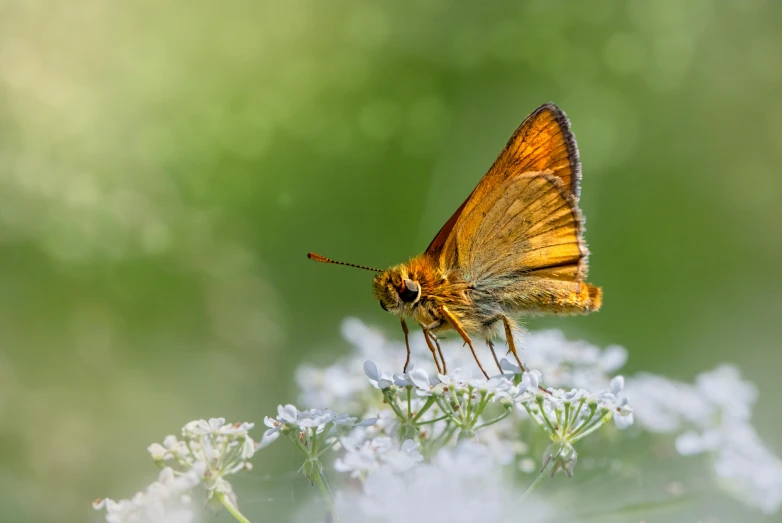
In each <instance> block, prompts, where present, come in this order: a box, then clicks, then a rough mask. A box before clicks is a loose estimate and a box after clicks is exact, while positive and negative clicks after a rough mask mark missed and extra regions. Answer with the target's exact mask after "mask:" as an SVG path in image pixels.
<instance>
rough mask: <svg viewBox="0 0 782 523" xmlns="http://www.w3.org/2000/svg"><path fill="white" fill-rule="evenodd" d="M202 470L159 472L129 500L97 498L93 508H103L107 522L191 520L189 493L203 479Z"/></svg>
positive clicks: (178, 522)
mask: <svg viewBox="0 0 782 523" xmlns="http://www.w3.org/2000/svg"><path fill="white" fill-rule="evenodd" d="M202 473H203V469H200V470H199V469H192V470H189V471H187V472H185V473H176V472H174V470H173V469H171V468H170V467H166V468H164V469H163V470H161V471H160V474H159V476H158V479H157V481H155V482H153V483H152V484H150V485H149V486H148V487H147V488H146V489H145V490H144V491H142V492H139V493H137V494H136V495H135V496H133V497H132V498H131V499H121V500H119V501H114V500H112V499H108V498H106V499H98V500H95V501H94V502H93V504H92V506H93V508H95V510H105V511H106V521H107V522H108V523H190V522H191V521H192V520H193V517H194V514H193V510H192V508H191V507H190V496H189V492H190V491H191V489H192V488H193V487H195V486H196V485H198V484H199V483H200V482H201V480H202Z"/></svg>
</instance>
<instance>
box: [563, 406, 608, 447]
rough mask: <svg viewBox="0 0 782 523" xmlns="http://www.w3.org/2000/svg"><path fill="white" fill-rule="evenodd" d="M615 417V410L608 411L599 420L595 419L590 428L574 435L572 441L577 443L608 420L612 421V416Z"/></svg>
mask: <svg viewBox="0 0 782 523" xmlns="http://www.w3.org/2000/svg"><path fill="white" fill-rule="evenodd" d="M613 417H614V416H613V412H611V411H608V413H607V414H606V415H605V416H601V417H600V418H598V419H597V421H595V422H594V423H593V424H592V426H590V427H589V428H588V429H586V430H582V431H581V432H579V433H578V434H576V435H575V436H572V437H571V439H570V442H571V443H575V442H576V441H578V440H580V439H582V438H585V437H586V436H589V435H590V434H592V433H593V432H594V431H596V430H597V429H599V428H600V427H602V426H603V425H604V424H605V423H606V422H608V421H610V420H611V418H613Z"/></svg>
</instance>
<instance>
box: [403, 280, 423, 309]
mask: <svg viewBox="0 0 782 523" xmlns="http://www.w3.org/2000/svg"><path fill="white" fill-rule="evenodd" d="M420 294H421V286H420V285H418V282H414V281H413V280H405V281H404V282H403V283H402V287H401V288H400V289H399V297H400V298H401V299H402V301H403V302H405V303H411V302H414V301H415V300H417V299H418V296H419V295H420Z"/></svg>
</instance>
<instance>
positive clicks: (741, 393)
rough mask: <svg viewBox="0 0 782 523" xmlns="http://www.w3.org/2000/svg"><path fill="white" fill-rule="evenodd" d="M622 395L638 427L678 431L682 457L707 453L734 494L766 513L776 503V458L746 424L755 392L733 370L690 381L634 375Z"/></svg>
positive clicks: (780, 496)
mask: <svg viewBox="0 0 782 523" xmlns="http://www.w3.org/2000/svg"><path fill="white" fill-rule="evenodd" d="M627 394H628V395H629V396H631V397H632V399H633V403H634V404H635V406H636V412H637V413H638V423H639V424H640V425H641V426H642V427H643V428H644V429H646V430H649V431H651V432H659V433H675V434H678V436H677V437H676V450H677V451H678V452H679V453H680V454H682V455H692V454H702V453H709V454H712V455H713V456H714V471H715V473H716V475H717V476H718V477H719V478H721V479H722V480H723V482H722V483H723V485H724V486H725V487H726V488H727V489H729V490H730V491H732V492H733V493H734V494H735V495H736V496H737V497H739V498H740V499H742V500H743V501H744V502H746V503H747V504H749V505H753V506H756V507H758V508H760V509H761V510H762V511H764V512H766V513H769V514H772V513H775V512H777V511H778V510H779V509H780V507H782V460H780V459H779V457H777V456H775V455H774V454H773V453H772V452H771V451H770V450H769V449H768V447H766V445H765V444H764V443H763V442H762V441H761V439H760V437H759V436H758V434H757V432H756V431H755V429H754V427H753V426H752V425H751V423H750V418H751V414H752V405H753V404H754V403H755V401H756V400H757V396H758V392H757V389H756V388H755V386H754V385H753V384H752V383H750V382H747V381H744V380H742V379H741V374H740V373H739V371H738V369H736V368H735V367H733V366H730V365H722V366H720V367H717V368H716V369H715V370H713V371H710V372H704V373H702V374H700V375H698V377H697V378H696V380H695V384H694V385H689V384H686V383H680V382H676V381H672V380H669V379H667V378H664V377H661V376H654V375H651V374H639V375H638V376H635V377H634V378H632V379H631V380H628V383H627Z"/></svg>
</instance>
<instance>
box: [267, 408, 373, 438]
mask: <svg viewBox="0 0 782 523" xmlns="http://www.w3.org/2000/svg"><path fill="white" fill-rule="evenodd" d="M375 422H377V418H368V419H365V420H363V421H360V422H358V423H356V418H354V417H351V416H349V415H348V414H336V413H334V411H333V410H331V409H309V410H299V409H297V408H296V407H295V406H294V405H290V404H288V405H285V406H283V405H279V406H278V407H277V418H276V419H275V418H270V417H268V416H267V417H265V418H264V425H266V426H267V427H269V429H268V430H266V432H264V434H263V438H262V440H261V444H260V447H261V448H263V447H266V446H268V445H269V444H270V443H272V442H273V441H275V440H276V439H277V438H278V437H279V436H280V432H281V431H282V429H283V428H284V427H288V428H291V429H296V430H297V431H302V430H307V429H312V430H313V431H315V433H316V434H320V433H321V432H323V431H326V430H328V429H330V428H331V427H335V426H336V427H346V428H350V427H368V426H370V425H374V424H375Z"/></svg>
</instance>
